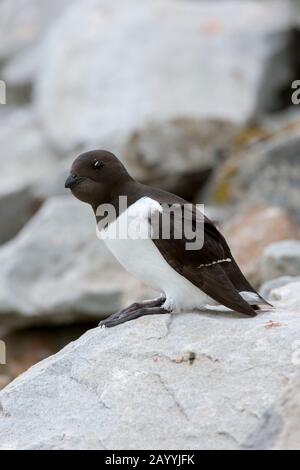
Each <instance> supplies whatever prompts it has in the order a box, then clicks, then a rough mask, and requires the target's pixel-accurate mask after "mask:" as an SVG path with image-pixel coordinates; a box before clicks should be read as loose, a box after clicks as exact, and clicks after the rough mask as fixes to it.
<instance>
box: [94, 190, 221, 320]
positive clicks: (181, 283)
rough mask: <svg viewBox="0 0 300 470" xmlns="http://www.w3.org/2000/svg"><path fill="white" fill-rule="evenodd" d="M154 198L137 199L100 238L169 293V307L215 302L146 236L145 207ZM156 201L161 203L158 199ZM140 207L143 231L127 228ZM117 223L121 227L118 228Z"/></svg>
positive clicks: (137, 271)
mask: <svg viewBox="0 0 300 470" xmlns="http://www.w3.org/2000/svg"><path fill="white" fill-rule="evenodd" d="M145 200H146V201H145ZM149 201H150V202H149ZM151 201H152V199H150V198H143V199H140V200H139V201H137V202H136V203H135V204H134V205H132V206H130V207H129V209H128V210H127V211H126V212H123V213H122V214H121V215H120V216H119V217H118V219H116V221H115V222H113V223H111V224H110V225H109V226H108V228H107V229H106V230H102V231H101V232H99V238H101V239H102V240H103V241H104V242H105V244H106V246H107V247H108V249H109V250H110V251H111V252H112V253H113V255H114V256H115V257H116V258H117V260H118V261H119V262H120V263H121V264H122V265H123V267H124V268H125V269H126V270H127V271H128V272H130V273H131V274H132V275H133V276H135V277H136V278H138V279H140V280H141V281H142V282H144V283H145V284H147V285H149V286H150V287H152V288H153V289H155V290H157V291H159V292H161V293H163V294H164V295H165V296H166V302H165V304H164V307H165V308H167V309H170V310H176V311H180V310H185V311H187V310H193V309H199V308H202V307H203V306H204V305H206V304H212V303H214V302H213V301H212V299H210V297H208V296H207V295H206V294H205V293H203V292H202V291H201V290H200V289H199V288H197V287H196V286H194V285H193V284H192V283H191V282H190V281H188V280H187V279H186V278H185V277H183V276H181V275H180V274H179V273H177V271H175V270H174V269H173V268H172V267H171V266H170V265H169V264H168V262H167V261H166V260H165V258H164V257H163V256H162V255H161V253H160V251H159V250H158V248H157V247H156V246H155V244H154V243H153V241H152V240H151V238H150V237H148V238H146V237H145V234H146V233H148V232H149V222H148V216H147V211H145V212H143V211H144V209H145V205H146V204H151ZM152 202H154V203H155V204H158V203H157V202H156V201H152ZM134 206H135V207H134ZM139 207H141V208H142V216H141V214H139V230H138V232H139V233H137V232H136V231H135V229H134V228H133V226H132V225H131V227H130V229H128V230H127V228H126V230H124V226H125V223H126V224H127V227H128V225H130V223H131V221H136V219H135V218H136V215H135V213H134V210H135V209H137V208H139ZM133 225H134V224H133ZM135 225H136V224H135ZM117 226H118V229H119V230H116V227H117ZM129 232H130V233H129ZM120 233H121V234H122V236H120ZM141 233H143V237H142V236H141ZM124 234H127V236H124Z"/></svg>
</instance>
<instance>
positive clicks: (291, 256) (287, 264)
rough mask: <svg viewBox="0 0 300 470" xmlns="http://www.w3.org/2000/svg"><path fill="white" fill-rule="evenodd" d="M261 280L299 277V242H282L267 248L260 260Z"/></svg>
mask: <svg viewBox="0 0 300 470" xmlns="http://www.w3.org/2000/svg"><path fill="white" fill-rule="evenodd" d="M260 271H261V280H262V281H269V280H270V279H275V278H277V277H280V276H286V275H289V276H300V241H298V240H283V241H280V242H277V243H272V244H271V245H270V246H268V247H267V248H266V249H265V250H264V252H263V255H262V257H261V259H260Z"/></svg>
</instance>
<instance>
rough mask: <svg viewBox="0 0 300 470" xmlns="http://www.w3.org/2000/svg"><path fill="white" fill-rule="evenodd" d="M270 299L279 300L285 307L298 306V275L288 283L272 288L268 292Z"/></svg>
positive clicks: (299, 292)
mask: <svg viewBox="0 0 300 470" xmlns="http://www.w3.org/2000/svg"><path fill="white" fill-rule="evenodd" d="M270 301H271V302H273V301H275V302H278V301H279V302H281V303H282V304H284V305H286V306H287V308H293V309H298V308H300V280H299V279H298V277H296V278H295V279H294V280H293V281H292V282H289V283H288V284H285V285H283V286H281V287H278V288H277V289H276V288H275V289H273V290H272V292H271V294H270Z"/></svg>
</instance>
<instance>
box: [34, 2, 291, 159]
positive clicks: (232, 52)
mask: <svg viewBox="0 0 300 470" xmlns="http://www.w3.org/2000/svg"><path fill="white" fill-rule="evenodd" d="M237 17H238V18H239V21H238V22H236V18H237ZM290 25H291V18H290V10H289V7H288V5H286V4H285V3H282V2H278V1H276V0H275V1H272V2H268V3H263V4H262V3H261V2H243V3H240V2H235V1H224V2H221V3H219V2H218V3H215V2H208V1H206V2H197V3H196V2H179V1H174V0H171V1H167V0H161V1H155V2H148V1H144V2H143V1H140V0H138V1H122V2H118V3H115V2H103V1H102V0H87V1H85V2H80V3H76V4H75V5H74V6H73V7H71V8H70V9H69V10H68V14H66V15H62V17H61V19H60V20H59V21H58V22H56V24H55V25H54V27H53V28H52V31H51V35H50V37H49V38H48V40H47V42H46V43H45V45H44V50H43V54H42V55H43V58H44V60H43V61H42V62H41V64H40V68H39V73H38V77H37V84H36V87H35V103H36V106H37V108H38V110H39V113H40V115H41V117H42V119H43V123H44V126H45V129H46V132H47V135H48V136H49V138H51V140H52V141H53V142H54V143H55V144H56V145H58V146H59V147H60V148H61V149H62V150H64V151H65V150H66V149H73V148H77V147H78V146H81V147H83V148H86V147H87V146H89V147H91V146H93V147H99V146H100V147H107V148H110V149H111V150H113V151H116V152H118V153H120V154H121V153H122V149H123V148H124V145H125V143H126V141H127V140H128V137H129V136H130V135H132V133H133V132H134V131H135V130H136V129H138V128H143V127H145V126H146V125H147V124H149V123H151V122H155V123H160V122H165V121H167V120H170V119H174V118H178V117H186V116H187V117H204V118H205V119H206V118H211V117H212V118H218V119H223V120H229V121H234V122H245V121H246V120H247V119H248V118H249V117H250V116H252V114H253V112H255V109H256V107H257V105H258V103H257V96H258V94H259V93H260V91H261V89H263V90H264V97H265V96H266V95H267V94H270V96H272V97H273V100H275V99H276V98H275V97H276V96H277V93H278V91H279V90H281V89H282V85H283V84H282V83H281V81H282V80H281V79H280V80H278V77H277V78H276V80H273V79H274V77H273V75H269V74H268V75H267V76H265V75H264V72H265V70H266V65H267V64H269V62H270V61H271V62H272V59H273V58H274V60H277V58H278V56H277V52H278V51H281V50H282V47H285V42H286V38H285V34H284V32H283V31H284V30H286V29H287V30H289V28H290ZM174 31H176V34H174ZM270 35H272V39H273V40H272V41H270V40H268V38H269V37H270ZM241 44H247V54H245V49H244V47H241ZM57 51H59V53H57ZM212 57H213V60H212ZM286 69H287V67H285V70H286ZM268 70H269V69H268ZM84 71H88V74H87V73H84ZM286 80H287V78H286V76H285V77H284V84H286ZM278 81H279V83H278ZM289 83H290V82H289ZM273 85H274V86H273ZM260 102H261V99H260ZM263 111H264V110H262V111H261V112H263Z"/></svg>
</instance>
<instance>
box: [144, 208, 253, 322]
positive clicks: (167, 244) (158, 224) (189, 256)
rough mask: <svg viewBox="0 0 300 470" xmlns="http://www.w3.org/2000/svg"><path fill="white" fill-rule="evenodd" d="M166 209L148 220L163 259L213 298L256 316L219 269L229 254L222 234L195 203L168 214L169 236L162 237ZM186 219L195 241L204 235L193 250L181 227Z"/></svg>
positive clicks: (226, 261) (227, 259) (229, 256)
mask: <svg viewBox="0 0 300 470" xmlns="http://www.w3.org/2000/svg"><path fill="white" fill-rule="evenodd" d="M165 210H166V209H165V208H163V211H162V213H160V214H159V216H158V217H156V218H154V220H155V222H153V220H151V225H152V228H153V234H154V236H153V242H154V243H155V245H156V246H157V248H158V249H159V251H160V252H161V254H162V256H163V257H164V258H165V259H166V261H167V262H168V263H169V264H170V265H171V266H172V267H173V269H175V270H176V271H177V272H178V273H179V274H181V275H182V276H184V277H185V278H187V279H188V280H189V281H190V282H192V283H193V284H194V285H196V286H197V287H199V288H200V289H201V290H202V291H203V292H205V293H206V294H207V295H208V296H209V297H211V298H212V299H214V300H215V301H217V302H219V303H221V304H223V305H225V306H226V307H228V308H231V309H233V310H236V311H239V312H241V313H245V314H247V315H255V314H256V313H255V311H254V310H253V308H252V307H251V306H250V305H249V304H248V303H247V302H246V301H245V300H244V299H243V298H242V297H241V296H240V294H239V292H238V291H237V289H236V288H235V287H234V285H233V283H232V282H231V280H230V279H229V278H228V276H227V275H226V272H225V271H224V269H223V268H222V265H223V264H225V263H229V262H230V261H229V260H230V259H231V256H232V255H231V252H230V249H229V247H228V245H227V243H226V241H225V239H224V237H223V236H222V235H221V234H220V232H219V231H218V230H217V229H216V227H214V225H213V224H212V222H211V221H210V220H209V219H207V218H206V217H205V216H204V215H203V214H202V213H201V212H200V211H198V209H196V207H195V206H194V205H192V204H189V205H187V206H186V205H185V207H184V210H183V208H182V210H181V211H180V210H179V209H178V210H175V211H174V212H173V213H172V214H171V217H170V221H169V224H170V231H169V235H170V236H169V237H165V236H162V235H163V230H162V225H163V224H164V223H165V221H164V218H163V215H164V211H165ZM185 222H187V223H188V224H190V223H191V222H192V227H193V232H194V234H195V237H197V238H198V240H201V237H202V238H203V246H202V247H201V248H198V246H197V245H195V249H187V246H189V248H191V247H192V245H191V244H190V243H191V240H190V238H186V235H185V231H184V230H182V226H183V223H185ZM180 231H181V237H180V238H179V237H178V234H179V233H180ZM175 233H176V237H175V236H174V234H175ZM164 235H165V234H164Z"/></svg>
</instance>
